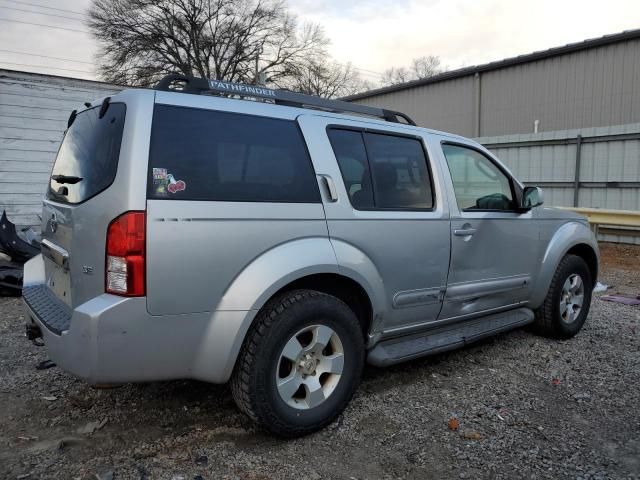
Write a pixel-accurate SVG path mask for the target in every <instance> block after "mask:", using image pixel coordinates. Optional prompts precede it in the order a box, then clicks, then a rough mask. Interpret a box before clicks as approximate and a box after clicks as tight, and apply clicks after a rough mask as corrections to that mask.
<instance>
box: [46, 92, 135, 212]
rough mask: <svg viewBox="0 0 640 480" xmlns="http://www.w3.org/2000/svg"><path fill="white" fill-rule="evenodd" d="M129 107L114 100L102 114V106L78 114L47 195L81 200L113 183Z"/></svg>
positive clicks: (58, 158)
mask: <svg viewBox="0 0 640 480" xmlns="http://www.w3.org/2000/svg"><path fill="white" fill-rule="evenodd" d="M125 112H126V107H125V105H124V104H123V103H112V104H110V105H109V108H108V109H107V111H106V113H105V114H104V116H103V117H102V118H99V113H100V107H94V108H91V109H89V110H85V111H84V112H81V113H79V114H78V115H77V116H76V119H75V121H74V122H73V123H72V124H71V127H69V129H68V130H67V132H66V134H65V136H64V139H63V140H62V145H60V149H59V150H58V156H57V157H56V161H55V164H54V166H53V171H52V172H51V179H50V180H49V192H48V194H47V197H48V198H50V199H52V200H55V201H58V202H65V203H80V202H84V201H85V200H88V199H89V198H91V197H93V196H95V195H97V194H98V193H100V192H101V191H103V190H104V189H106V188H107V187H108V186H109V185H111V184H112V183H113V180H114V179H115V177H116V170H117V168H118V157H119V155H120V144H121V142H122V131H123V128H124V117H125Z"/></svg>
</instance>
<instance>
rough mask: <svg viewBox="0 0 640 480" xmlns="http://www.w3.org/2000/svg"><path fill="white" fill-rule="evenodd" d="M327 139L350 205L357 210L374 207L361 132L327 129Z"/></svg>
mask: <svg viewBox="0 0 640 480" xmlns="http://www.w3.org/2000/svg"><path fill="white" fill-rule="evenodd" d="M329 140H330V142H331V146H332V147H333V151H334V153H335V156H336V159H337V160H338V166H339V167H340V171H341V173H342V179H343V180H344V186H345V187H346V189H347V193H348V194H349V200H351V205H353V207H354V208H356V209H358V210H366V209H371V208H374V204H373V189H372V188H371V174H370V173H369V162H368V161H367V150H366V149H365V146H364V140H363V138H362V134H361V133H360V132H357V131H354V130H329Z"/></svg>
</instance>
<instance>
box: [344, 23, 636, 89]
mask: <svg viewBox="0 0 640 480" xmlns="http://www.w3.org/2000/svg"><path fill="white" fill-rule="evenodd" d="M638 38H640V28H639V29H635V30H625V31H623V32H620V33H613V34H611V35H604V36H602V37H597V38H592V39H588V40H583V41H581V42H576V43H569V44H567V45H563V46H560V47H552V48H549V49H547V50H540V51H537V52H533V53H527V54H524V55H518V56H516V57H509V58H505V59H503V60H496V61H494V62H489V63H484V64H482V65H474V66H471V67H464V68H459V69H456V70H450V71H448V72H442V73H439V74H438V75H434V76H432V77H428V78H422V79H419V80H412V81H410V82H405V83H399V84H396V85H390V86H388V87H381V88H376V89H373V90H368V91H366V92H362V93H356V94H353V95H348V96H346V97H343V98H342V99H341V100H345V101H347V102H350V101H353V100H360V99H363V98H369V97H375V96H377V95H384V94H386V93H392V92H397V91H401V90H406V89H409V88H413V87H421V86H424V85H429V84H432V83H438V82H443V81H445V80H453V79H456V78H462V77H467V76H469V75H475V74H477V73H482V72H488V71H492V70H499V69H501V68H506V67H512V66H514V65H520V64H523V63H529V62H533V61H537V60H544V59H546V58H552V57H557V56H560V55H565V54H567V53H573V52H578V51H581V50H587V49H590V48H594V47H601V46H605V45H610V44H613V43H619V42H624V41H627V40H635V39H638Z"/></svg>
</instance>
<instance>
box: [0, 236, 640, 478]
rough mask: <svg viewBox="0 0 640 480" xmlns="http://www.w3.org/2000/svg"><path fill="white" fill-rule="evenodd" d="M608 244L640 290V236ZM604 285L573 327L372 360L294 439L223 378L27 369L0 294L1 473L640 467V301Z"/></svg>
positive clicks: (625, 474)
mask: <svg viewBox="0 0 640 480" xmlns="http://www.w3.org/2000/svg"><path fill="white" fill-rule="evenodd" d="M602 254H603V262H602V275H601V278H600V280H601V281H602V282H603V283H606V284H608V285H610V286H611V290H610V292H616V291H621V292H627V293H630V292H635V293H636V294H640V247H630V246H617V245H606V244H603V245H602ZM601 295H602V294H598V295H596V296H595V298H594V300H593V303H592V310H591V314H590V316H589V318H588V320H587V323H586V325H585V327H584V329H583V330H582V332H581V333H580V334H579V335H577V336H576V337H575V338H573V339H571V340H568V341H556V340H549V339H545V338H540V337H537V336H535V335H533V334H531V333H529V332H527V331H524V330H518V331H514V332H511V333H507V334H503V335H499V336H497V337H495V338H492V339H490V340H487V341H484V342H482V343H480V344H476V345H474V346H471V347H468V348H465V349H463V350H459V351H455V352H449V353H446V354H441V355H437V356H434V357H429V358H426V359H422V360H418V361H413V362H410V363H407V364H404V365H399V366H397V367H393V368H389V369H384V370H383V369H376V368H372V367H367V369H366V371H365V375H364V379H363V381H362V385H361V387H360V389H359V392H358V393H357V395H356V397H355V398H354V400H353V402H352V403H351V405H350V406H349V408H347V410H346V411H345V413H344V414H343V415H342V416H341V417H340V418H339V419H338V420H337V421H336V422H335V423H334V424H332V425H330V426H329V427H328V428H326V429H325V430H323V431H322V432H319V433H317V434H315V435H311V436H309V437H306V438H302V439H298V440H292V441H282V440H278V439H274V438H272V437H270V436H268V435H266V434H265V433H264V432H262V431H260V430H258V429H256V428H255V427H254V426H253V424H252V423H251V422H250V421H248V420H247V419H246V418H245V417H244V416H242V415H241V414H240V413H239V412H238V410H237V409H236V407H235V405H234V403H233V400H232V399H231V395H230V392H229V389H228V388H227V387H226V386H216V385H208V384H204V383H199V382H193V381H176V382H164V383H151V384H142V385H125V386H123V387H120V388H114V389H109V390H97V389H94V388H91V387H89V386H87V385H85V384H84V383H82V382H81V381H78V380H76V379H74V378H73V377H71V376H70V375H68V374H66V373H65V372H63V371H61V370H60V369H59V368H52V369H48V370H36V369H35V365H36V364H38V363H39V362H41V361H42V360H45V359H46V358H47V354H46V349H44V348H38V347H35V346H33V345H31V344H30V343H29V342H27V340H26V339H25V337H24V334H23V329H24V326H23V322H24V319H23V316H22V311H21V308H20V301H19V300H18V299H0V478H3V479H4V478H7V479H36V478H56V479H75V478H77V479H81V480H85V479H95V478H100V479H105V480H106V479H112V478H115V479H125V478H126V479H128V478H131V479H155V478H159V479H185V480H186V479H201V478H204V479H218V478H228V479H246V480H258V479H270V478H283V479H284V478H296V479H310V480H319V479H364V478H370V479H376V478H388V479H392V478H394V479H395V478H416V479H424V478H437V479H441V478H463V479H464V478H469V479H471V478H503V479H512V478H581V479H596V478H597V479H600V478H602V479H604V478H640V389H639V387H638V385H640V342H639V338H638V335H639V332H640V307H633V306H625V305H621V304H616V303H611V302H606V301H603V300H602V299H601V298H600V296H601ZM452 418H455V419H456V420H457V422H458V423H459V426H458V428H457V429H456V430H452V429H450V428H449V426H448V424H449V422H450V420H451V419H452ZM454 423H455V422H451V424H452V426H454V425H453V424H454Z"/></svg>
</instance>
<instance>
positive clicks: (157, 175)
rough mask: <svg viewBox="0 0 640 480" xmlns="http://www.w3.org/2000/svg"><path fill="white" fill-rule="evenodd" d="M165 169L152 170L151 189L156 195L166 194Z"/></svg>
mask: <svg viewBox="0 0 640 480" xmlns="http://www.w3.org/2000/svg"><path fill="white" fill-rule="evenodd" d="M168 183H169V182H168V180H167V169H166V168H154V169H153V189H154V190H155V191H156V193H157V194H160V195H166V194H167V185H168Z"/></svg>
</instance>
